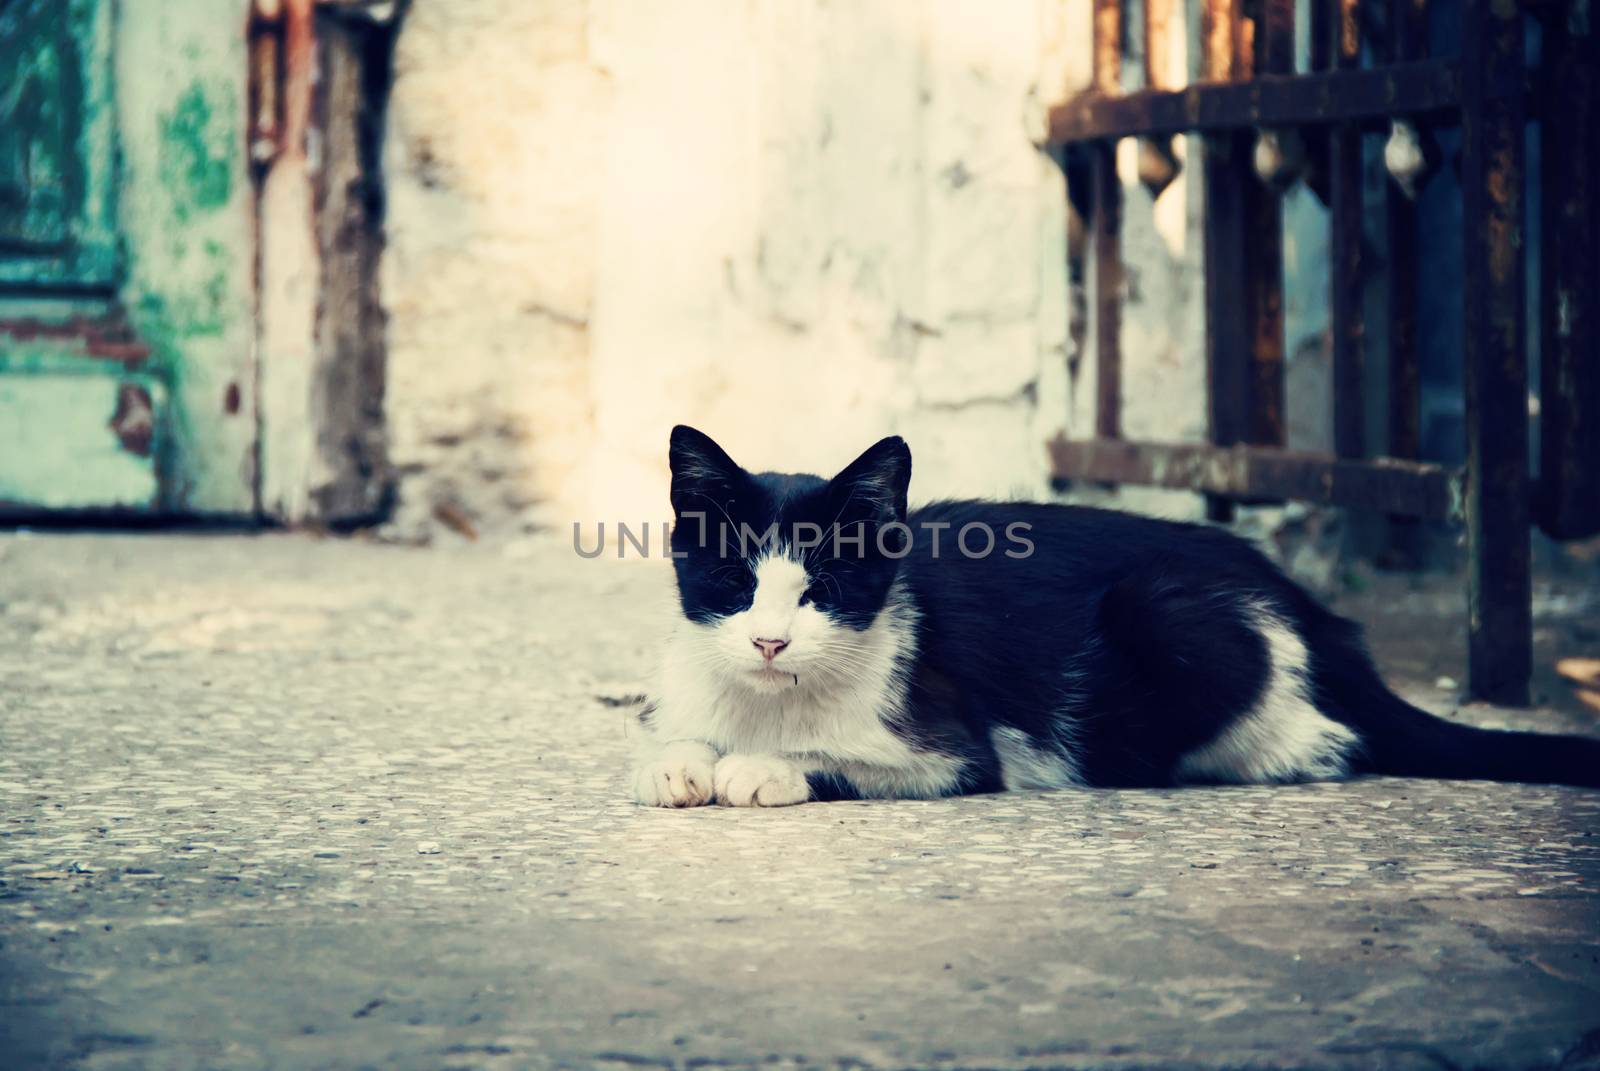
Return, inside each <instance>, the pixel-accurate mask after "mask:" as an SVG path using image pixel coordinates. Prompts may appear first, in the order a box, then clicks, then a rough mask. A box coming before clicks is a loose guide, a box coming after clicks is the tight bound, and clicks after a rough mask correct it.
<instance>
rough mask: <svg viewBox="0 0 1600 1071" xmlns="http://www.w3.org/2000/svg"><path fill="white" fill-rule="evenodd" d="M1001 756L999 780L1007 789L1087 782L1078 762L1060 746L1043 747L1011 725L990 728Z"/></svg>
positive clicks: (992, 740)
mask: <svg viewBox="0 0 1600 1071" xmlns="http://www.w3.org/2000/svg"><path fill="white" fill-rule="evenodd" d="M989 740H990V742H991V743H992V744H993V745H994V751H995V754H996V755H998V756H999V757H1000V780H1001V781H1002V782H1003V783H1004V784H1005V786H1006V788H1008V789H1016V788H1069V787H1071V786H1073V785H1082V784H1084V783H1085V782H1084V780H1083V777H1082V776H1081V775H1080V774H1079V773H1078V767H1077V764H1076V763H1074V762H1073V761H1072V759H1071V758H1070V757H1068V755H1067V754H1066V753H1065V752H1064V751H1062V750H1059V749H1056V748H1050V747H1040V746H1039V745H1038V743H1037V742H1036V741H1035V740H1034V738H1033V737H1031V736H1029V735H1028V734H1027V733H1025V732H1023V731H1022V730H1021V729H1014V728H1012V727H1011V726H1009V725H996V726H995V727H994V728H993V729H991V730H989Z"/></svg>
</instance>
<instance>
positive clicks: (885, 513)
mask: <svg viewBox="0 0 1600 1071" xmlns="http://www.w3.org/2000/svg"><path fill="white" fill-rule="evenodd" d="M910 486H911V447H909V446H907V445H906V441H905V440H904V439H902V438H900V436H898V435H891V436H889V437H888V438H887V439H879V440H878V441H877V442H875V443H873V444H872V445H871V446H869V447H868V448H867V450H866V453H864V454H862V455H861V456H860V457H858V458H856V459H855V460H854V461H852V462H850V464H848V465H846V466H845V467H844V471H843V472H841V473H839V475H837V476H835V477H834V478H833V479H832V481H830V483H829V487H831V488H832V489H833V491H834V493H835V494H836V495H838V496H840V497H841V503H840V507H841V509H844V510H845V511H846V513H847V514H854V513H856V512H857V510H860V511H861V512H862V513H863V514H864V515H865V519H869V520H873V521H876V522H878V523H880V524H888V523H889V522H891V521H904V520H905V519H906V491H907V489H908V488H909V487H910Z"/></svg>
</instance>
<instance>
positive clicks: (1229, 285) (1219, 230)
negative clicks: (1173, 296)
mask: <svg viewBox="0 0 1600 1071" xmlns="http://www.w3.org/2000/svg"><path fill="white" fill-rule="evenodd" d="M1203 3H1204V5H1205V6H1204V7H1203V8H1202V9H1201V22H1200V40H1201V49H1202V51H1201V57H1200V62H1201V71H1202V75H1203V77H1204V78H1206V79H1207V80H1209V81H1222V80H1229V79H1232V78H1233V77H1234V76H1235V72H1236V70H1237V69H1238V66H1239V64H1238V62H1237V55H1236V48H1237V44H1238V34H1237V31H1236V27H1235V23H1236V22H1237V21H1238V20H1239V11H1238V9H1237V7H1236V6H1235V0H1203ZM1201 159H1202V169H1203V171H1202V173H1203V176H1204V186H1205V195H1204V196H1205V205H1204V207H1205V247H1204V260H1205V275H1206V278H1205V288H1206V289H1205V308H1206V336H1205V353H1206V387H1207V395H1208V396H1207V416H1208V423H1209V428H1208V433H1209V437H1210V439H1211V441H1212V442H1213V443H1215V444H1217V445H1219V446H1231V445H1233V444H1234V443H1238V442H1243V441H1245V440H1247V439H1248V438H1249V437H1250V432H1251V428H1250V393H1251V390H1250V374H1251V370H1250V354H1251V349H1252V342H1253V337H1252V334H1253V325H1252V321H1251V320H1250V318H1249V316H1248V315H1247V310H1248V308H1249V304H1250V287H1249V285H1248V283H1247V276H1246V268H1245V266H1246V264H1247V263H1248V262H1249V244H1248V236H1249V228H1248V223H1249V218H1248V215H1247V212H1248V198H1247V192H1246V191H1247V190H1248V189H1249V187H1250V185H1251V184H1252V183H1253V182H1254V181H1255V174H1254V172H1253V169H1252V168H1251V167H1250V163H1249V160H1250V135H1249V133H1248V132H1247V131H1243V130H1227V131H1223V132H1221V133H1212V134H1209V135H1208V136H1207V137H1206V138H1205V141H1204V145H1203V148H1202V157H1201ZM1206 512H1207V515H1208V516H1209V517H1210V518H1211V519H1212V520H1215V521H1227V520H1231V519H1232V517H1233V504H1232V503H1231V502H1228V501H1226V500H1224V499H1221V498H1216V497H1213V498H1211V499H1209V500H1208V501H1207V503H1206Z"/></svg>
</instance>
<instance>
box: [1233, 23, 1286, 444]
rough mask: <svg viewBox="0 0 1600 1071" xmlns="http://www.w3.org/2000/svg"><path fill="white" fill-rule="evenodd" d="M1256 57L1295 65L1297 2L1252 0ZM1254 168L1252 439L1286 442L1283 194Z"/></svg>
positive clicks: (1249, 197) (1273, 68)
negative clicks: (1295, 15) (1295, 12)
mask: <svg viewBox="0 0 1600 1071" xmlns="http://www.w3.org/2000/svg"><path fill="white" fill-rule="evenodd" d="M1246 10H1247V11H1248V12H1249V13H1250V16H1251V19H1250V21H1251V23H1252V25H1254V26H1255V27H1256V29H1255V31H1254V40H1255V49H1256V55H1255V60H1254V67H1253V69H1254V70H1256V71H1259V72H1262V73H1265V74H1288V73H1291V72H1292V71H1293V69H1294V0H1250V4H1249V6H1248V7H1247V8H1246ZM1267 178H1268V176H1267V175H1264V174H1260V173H1258V172H1256V171H1255V169H1252V173H1251V174H1249V175H1248V177H1247V179H1246V183H1245V188H1244V214H1245V228H1246V231H1247V237H1246V240H1245V242H1246V244H1245V255H1246V260H1245V264H1244V268H1245V273H1246V287H1247V290H1248V298H1249V304H1248V305H1247V306H1246V312H1247V315H1248V316H1249V318H1250V324H1251V336H1252V337H1251V343H1250V382H1249V402H1248V404H1249V410H1250V415H1249V424H1248V431H1247V438H1248V441H1249V442H1252V443H1259V444H1263V445H1271V446H1281V445H1283V442H1284V417H1283V404H1284V397H1283V382H1284V370H1283V363H1284V348H1285V347H1284V334H1283V332H1284V326H1283V197H1282V195H1281V194H1280V193H1279V192H1278V190H1277V189H1276V188H1274V187H1272V186H1269V185H1268V184H1267V181H1266V179H1267Z"/></svg>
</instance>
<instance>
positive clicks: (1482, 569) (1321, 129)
mask: <svg viewBox="0 0 1600 1071" xmlns="http://www.w3.org/2000/svg"><path fill="white" fill-rule="evenodd" d="M1195 2H1199V3H1201V4H1203V7H1202V10H1201V13H1200V14H1201V33H1200V37H1201V63H1200V69H1201V81H1200V82H1199V83H1198V84H1194V85H1190V86H1186V87H1173V86H1170V85H1167V84H1165V83H1164V82H1163V81H1162V80H1161V71H1162V68H1163V65H1164V59H1163V58H1162V55H1161V54H1159V53H1160V50H1161V49H1162V47H1163V45H1162V42H1161V41H1160V40H1158V38H1160V37H1161V36H1162V35H1163V34H1165V33H1174V32H1182V31H1181V27H1182V26H1183V19H1182V9H1181V5H1179V4H1178V0H1145V5H1146V6H1145V11H1146V19H1145V24H1146V37H1147V40H1146V50H1145V51H1146V88H1144V89H1141V90H1138V91H1135V92H1127V93H1124V92H1122V90H1121V81H1122V76H1121V53H1122V48H1121V35H1122V32H1123V26H1124V23H1125V19H1124V12H1123V10H1122V6H1121V3H1120V0H1095V3H1094V79H1093V85H1092V88H1091V89H1090V90H1089V91H1088V92H1086V93H1084V94H1082V95H1080V96H1078V97H1076V98H1075V99H1072V100H1069V101H1067V102H1065V103H1063V104H1061V105H1059V106H1058V107H1056V108H1054V109H1053V110H1052V111H1051V113H1050V127H1049V137H1050V141H1051V142H1052V144H1054V145H1055V146H1056V147H1058V148H1059V149H1060V150H1062V152H1063V153H1064V156H1065V158H1066V159H1068V161H1069V164H1068V171H1069V184H1072V185H1080V186H1082V185H1086V186H1087V187H1088V188H1089V190H1090V191H1091V193H1090V196H1089V198H1087V199H1086V202H1087V203H1085V199H1083V198H1081V196H1079V195H1077V194H1074V203H1075V204H1076V205H1078V206H1079V207H1080V208H1081V209H1082V210H1083V211H1084V213H1086V214H1087V216H1088V219H1087V231H1086V233H1084V234H1082V235H1081V236H1077V237H1075V238H1073V239H1070V240H1069V256H1070V257H1075V258H1080V259H1082V260H1083V261H1086V262H1087V269H1089V270H1085V265H1084V264H1074V266H1073V271H1072V273H1071V278H1072V279H1073V280H1075V281H1077V280H1080V279H1087V278H1092V279H1093V280H1094V287H1093V290H1094V293H1093V296H1092V301H1093V305H1094V308H1095V311H1096V317H1095V325H1096V330H1095V335H1094V339H1093V345H1094V354H1095V368H1096V383H1097V387H1096V399H1095V438H1093V439H1086V440H1080V439H1065V438H1063V439H1058V440H1056V441H1055V442H1052V443H1051V444H1050V449H1051V455H1052V460H1053V470H1054V474H1055V475H1056V476H1057V477H1059V478H1063V479H1073V480H1084V481H1093V482H1099V483H1125V484H1142V485H1154V486H1165V487H1180V488H1187V489H1192V490H1197V491H1202V492H1205V493H1207V494H1208V496H1210V497H1209V502H1210V506H1209V512H1210V514H1211V516H1212V517H1214V518H1216V519H1226V518H1227V517H1228V516H1230V514H1231V511H1232V508H1233V504H1234V503H1235V502H1238V501H1262V500H1283V499H1294V500H1303V501H1312V502H1320V503H1327V504H1332V505H1339V506H1345V507H1351V508H1355V509H1365V510H1371V511H1376V512H1380V513H1384V514H1387V515H1389V516H1390V517H1391V518H1392V522H1391V523H1392V525H1393V532H1394V538H1395V540H1396V541H1397V543H1399V544H1407V543H1409V542H1410V541H1411V539H1412V538H1413V537H1414V535H1415V531H1414V526H1415V524H1416V522H1417V521H1418V520H1423V519H1428V520H1455V521H1464V522H1465V524H1466V527H1467V535H1468V545H1469V554H1470V558H1471V567H1470V582H1469V592H1468V606H1469V612H1468V633H1469V658H1470V667H1471V668H1470V674H1469V682H1470V689H1471V691H1472V693H1473V694H1474V695H1476V696H1479V697H1482V698H1486V699H1493V700H1498V701H1501V702H1510V703H1524V702H1526V701H1527V699H1528V681H1529V676H1530V672H1531V663H1532V658H1531V633H1532V622H1531V573H1530V570H1531V567H1530V546H1529V542H1530V541H1529V530H1530V525H1531V523H1532V522H1534V521H1535V520H1536V521H1537V522H1538V523H1539V524H1540V525H1541V526H1542V527H1543V528H1544V530H1545V531H1547V532H1548V533H1550V534H1551V535H1553V536H1555V537H1558V538H1571V537H1576V536H1584V535H1590V534H1593V533H1595V532H1600V323H1597V320H1600V296H1597V293H1596V290H1597V286H1600V207H1597V206H1596V204H1595V202H1596V199H1597V195H1600V189H1597V186H1600V90H1597V84H1596V83H1597V80H1600V50H1597V47H1596V41H1597V37H1600V25H1597V24H1596V21H1592V20H1593V16H1592V15H1591V14H1590V8H1591V4H1590V3H1589V2H1588V0H1542V2H1536V3H1525V4H1523V5H1521V6H1519V5H1518V4H1516V3H1515V2H1511V3H1502V2H1499V0H1493V2H1491V0H1461V3H1460V6H1459V15H1460V22H1461V30H1462V33H1461V51H1460V54H1459V55H1457V56H1433V55H1430V54H1429V52H1428V47H1427V38H1428V34H1427V25H1428V17H1429V10H1428V2H1429V0H1365V2H1363V0H1312V3H1311V11H1312V17H1313V20H1314V21H1313V24H1312V25H1311V26H1310V27H1309V30H1310V33H1309V38H1310V46H1311V47H1310V52H1311V68H1312V69H1311V70H1309V71H1303V72H1296V71H1295V70H1294V69H1293V67H1294V61H1293V51H1294V50H1293V42H1294V21H1295V4H1294V0H1195ZM1435 2H1440V3H1442V2H1443V0H1435ZM1175 11H1176V14H1175V13H1174V12H1175ZM1529 19H1537V20H1538V21H1539V23H1540V25H1541V33H1540V35H1539V36H1540V49H1539V54H1540V60H1539V62H1538V63H1537V64H1536V65H1533V66H1529V65H1528V64H1527V63H1526V62H1525V59H1524V57H1525V50H1526V34H1527V27H1526V25H1525V24H1526V23H1527V21H1528V20H1529ZM1530 122H1540V123H1541V124H1542V135H1541V138H1540V140H1539V145H1540V150H1539V151H1540V157H1541V159H1540V164H1541V167H1540V169H1539V175H1540V181H1541V183H1542V189H1541V191H1540V192H1541V200H1540V203H1541V206H1542V214H1541V220H1540V234H1541V242H1540V250H1541V264H1540V268H1541V287H1540V295H1541V297H1540V306H1539V309H1538V316H1539V327H1540V331H1539V338H1540V362H1541V363H1540V413H1541V419H1540V436H1541V437H1540V450H1541V463H1540V479H1539V483H1538V486H1537V488H1535V486H1534V484H1533V481H1532V479H1531V477H1530V466H1529V458H1528V432H1529V423H1528V422H1529V413H1528V368H1527V355H1526V353H1525V341H1524V339H1525V331H1524V324H1525V316H1526V312H1525V309H1524V303H1525V298H1524V272H1525V265H1524V255H1525V248H1526V238H1525V225H1526V221H1525V219H1524V217H1525V215H1526V212H1527V198H1526V196H1525V193H1526V191H1525V189H1524V186H1525V181H1526V179H1525V175H1526V169H1525V161H1524V139H1525V129H1526V127H1527V124H1528V123H1530ZM1444 126H1458V127H1459V128H1460V130H1461V153H1460V160H1459V164H1460V172H1461V188H1462V213H1463V219H1464V221H1465V224H1464V227H1463V231H1464V234H1463V246H1464V256H1465V260H1464V265H1463V269H1464V279H1465V282H1464V286H1463V292H1462V295H1461V298H1462V315H1463V347H1462V349H1463V352H1462V355H1461V359H1462V362H1463V373H1464V374H1463V381H1464V384H1465V395H1466V396H1465V409H1466V426H1467V435H1466V438H1467V443H1466V448H1467V449H1466V456H1467V463H1466V465H1465V466H1464V467H1463V468H1460V469H1456V468H1453V467H1449V466H1445V465H1440V464H1435V463H1432V462H1427V461H1422V460H1419V454H1420V447H1421V438H1422V436H1421V389H1420V375H1419V356H1418V334H1419V328H1418V294H1417V279H1418V268H1419V255H1420V254H1419V249H1418V228H1417V212H1416V208H1415V199H1416V196H1417V194H1418V191H1419V189H1420V187H1421V186H1422V185H1423V184H1424V183H1426V182H1427V180H1428V177H1429V175H1430V173H1431V171H1432V164H1433V163H1434V159H1433V158H1435V157H1436V156H1437V152H1436V148H1435V143H1434V142H1433V140H1432V136H1431V131H1432V130H1434V129H1437V128H1439V127H1444ZM1373 129H1378V130H1386V131H1387V132H1388V135H1389V140H1388V143H1387V146H1386V151H1385V162H1386V165H1387V167H1388V170H1389V183H1388V189H1387V190H1386V193H1385V197H1386V200H1387V205H1386V215H1387V245H1388V258H1389V264H1388V272H1387V274H1388V285H1389V293H1388V295H1387V297H1388V313H1387V316H1388V320H1389V323H1388V331H1387V338H1388V353H1387V360H1386V362H1384V364H1385V367H1386V368H1387V371H1388V396H1389V411H1388V414H1387V442H1386V444H1385V449H1384V451H1383V453H1382V454H1381V455H1380V454H1379V453H1378V452H1377V451H1376V450H1374V449H1373V447H1372V444H1370V443H1368V442H1367V435H1366V418H1365V402H1364V383H1365V380H1366V377H1367V353H1366V347H1367V339H1366V332H1365V324H1364V320H1363V311H1362V296H1363V290H1364V284H1365V280H1366V278H1367V275H1368V267H1369V266H1368V265H1367V264H1366V263H1365V260H1364V258H1365V256H1366V255H1367V254H1366V253H1365V251H1364V249H1363V245H1362V238H1361V235H1362V215H1363V204H1362V186H1361V181H1362V177H1361V138H1362V134H1363V132H1365V131H1368V130H1373ZM1179 133H1198V134H1200V135H1202V143H1203V157H1202V169H1203V170H1202V173H1203V179H1204V181H1203V186H1204V226H1205V249H1204V260H1205V317H1206V333H1205V355H1206V380H1207V391H1208V405H1207V412H1208V420H1209V439H1210V443H1209V444H1207V445H1194V444H1174V443H1160V442H1131V441H1127V440H1125V439H1124V438H1123V437H1122V432H1121V420H1120V414H1121V405H1122V398H1121V389H1122V388H1121V384H1122V376H1121V359H1122V355H1121V340H1120V330H1121V280H1122V277H1123V264H1122V259H1121V240H1120V227H1121V197H1122V187H1121V184H1120V182H1119V180H1118V176H1117V173H1116V145H1117V142H1118V140H1120V139H1122V138H1127V137H1135V138H1139V139H1140V176H1141V178H1142V179H1143V180H1144V181H1145V184H1146V185H1147V186H1150V187H1151V188H1152V189H1153V190H1154V189H1157V188H1158V186H1159V184H1161V183H1162V182H1163V181H1167V180H1170V178H1171V173H1170V171H1169V172H1167V173H1166V174H1165V176H1164V178H1163V175H1162V171H1163V168H1162V166H1161V165H1162V159H1163V148H1164V147H1165V146H1167V145H1169V144H1170V138H1171V137H1172V136H1173V135H1175V134H1179ZM1164 156H1165V159H1166V161H1168V162H1170V161H1171V158H1172V157H1171V153H1170V150H1167V151H1166V152H1165V154H1164ZM1074 179H1077V180H1081V181H1076V182H1074V181H1073V180H1074ZM1299 179H1303V180H1304V181H1306V182H1308V183H1309V184H1310V185H1311V187H1312V188H1313V189H1314V190H1315V191H1316V192H1317V194H1318V195H1319V196H1320V197H1321V199H1322V200H1323V202H1324V203H1325V204H1326V205H1327V206H1328V209H1329V215H1330V226H1331V232H1330V257H1331V260H1332V264H1331V271H1330V278H1331V285H1330V293H1329V302H1328V304H1329V312H1330V321H1331V327H1330V335H1331V356H1332V383H1333V453H1332V454H1326V455H1325V454H1314V453H1307V452H1302V451H1291V450H1287V449H1284V444H1285V441H1286V437H1285V424H1284V324H1283V307H1284V306H1283V245H1282V243H1283V227H1282V190H1283V189H1284V188H1286V186H1287V185H1289V184H1292V183H1293V182H1294V181H1296V180H1299Z"/></svg>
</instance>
